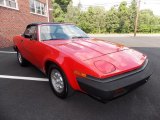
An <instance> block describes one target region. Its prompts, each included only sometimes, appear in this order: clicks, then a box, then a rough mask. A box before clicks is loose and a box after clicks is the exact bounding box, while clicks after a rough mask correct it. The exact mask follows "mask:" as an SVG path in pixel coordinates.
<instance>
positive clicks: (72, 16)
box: [65, 1, 81, 24]
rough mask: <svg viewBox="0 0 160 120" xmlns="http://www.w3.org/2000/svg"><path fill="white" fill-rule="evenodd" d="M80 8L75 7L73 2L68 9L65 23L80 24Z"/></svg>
mask: <svg viewBox="0 0 160 120" xmlns="http://www.w3.org/2000/svg"><path fill="white" fill-rule="evenodd" d="M80 12H81V11H80V8H79V7H74V6H73V2H72V1H71V2H70V3H69V5H68V7H67V13H66V15H65V22H71V23H75V24H78V22H79V16H80Z"/></svg>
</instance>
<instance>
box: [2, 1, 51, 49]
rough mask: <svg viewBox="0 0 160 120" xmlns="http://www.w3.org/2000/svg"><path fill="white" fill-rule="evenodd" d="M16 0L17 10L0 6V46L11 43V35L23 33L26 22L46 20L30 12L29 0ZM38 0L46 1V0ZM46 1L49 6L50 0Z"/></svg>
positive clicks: (46, 19)
mask: <svg viewBox="0 0 160 120" xmlns="http://www.w3.org/2000/svg"><path fill="white" fill-rule="evenodd" d="M17 1H18V7H19V10H13V9H9V8H5V7H0V47H8V46H11V45H13V41H12V39H13V36H15V35H17V34H21V33H23V32H24V30H25V27H26V25H27V24H29V23H32V22H47V21H48V18H47V17H45V16H40V15H35V14H32V13H30V9H29V0H17ZM39 1H41V2H43V3H46V0H39ZM48 1H49V6H51V4H50V0H48ZM50 20H52V18H51V17H50Z"/></svg>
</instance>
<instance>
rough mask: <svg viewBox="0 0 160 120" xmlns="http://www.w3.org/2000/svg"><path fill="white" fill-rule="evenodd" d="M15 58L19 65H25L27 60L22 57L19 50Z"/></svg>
mask: <svg viewBox="0 0 160 120" xmlns="http://www.w3.org/2000/svg"><path fill="white" fill-rule="evenodd" d="M17 60H18V63H19V64H20V65H21V66H26V65H27V60H26V59H25V58H23V56H22V55H21V53H20V52H19V51H17Z"/></svg>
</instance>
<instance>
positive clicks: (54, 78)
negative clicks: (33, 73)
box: [48, 64, 73, 99]
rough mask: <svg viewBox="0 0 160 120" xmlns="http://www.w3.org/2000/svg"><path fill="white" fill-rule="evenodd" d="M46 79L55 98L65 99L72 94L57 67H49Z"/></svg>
mask: <svg viewBox="0 0 160 120" xmlns="http://www.w3.org/2000/svg"><path fill="white" fill-rule="evenodd" d="M48 77H49V83H50V86H51V88H52V90H53V92H54V94H55V95H56V96H57V97H59V98H61V99H65V98H67V97H68V96H70V95H71V94H72V93H73V89H72V88H71V87H70V85H69V84H68V80H67V78H66V76H65V74H64V72H63V71H62V70H61V69H60V68H59V67H58V66H56V65H54V64H51V65H50V67H49V73H48Z"/></svg>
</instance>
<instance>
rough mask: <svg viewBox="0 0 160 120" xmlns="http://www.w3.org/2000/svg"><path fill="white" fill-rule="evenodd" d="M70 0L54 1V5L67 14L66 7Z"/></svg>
mask: <svg viewBox="0 0 160 120" xmlns="http://www.w3.org/2000/svg"><path fill="white" fill-rule="evenodd" d="M71 1H72V0H54V3H57V4H58V5H59V6H60V7H61V9H62V11H63V12H64V13H66V12H67V6H68V4H69V3H70V2H71Z"/></svg>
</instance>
